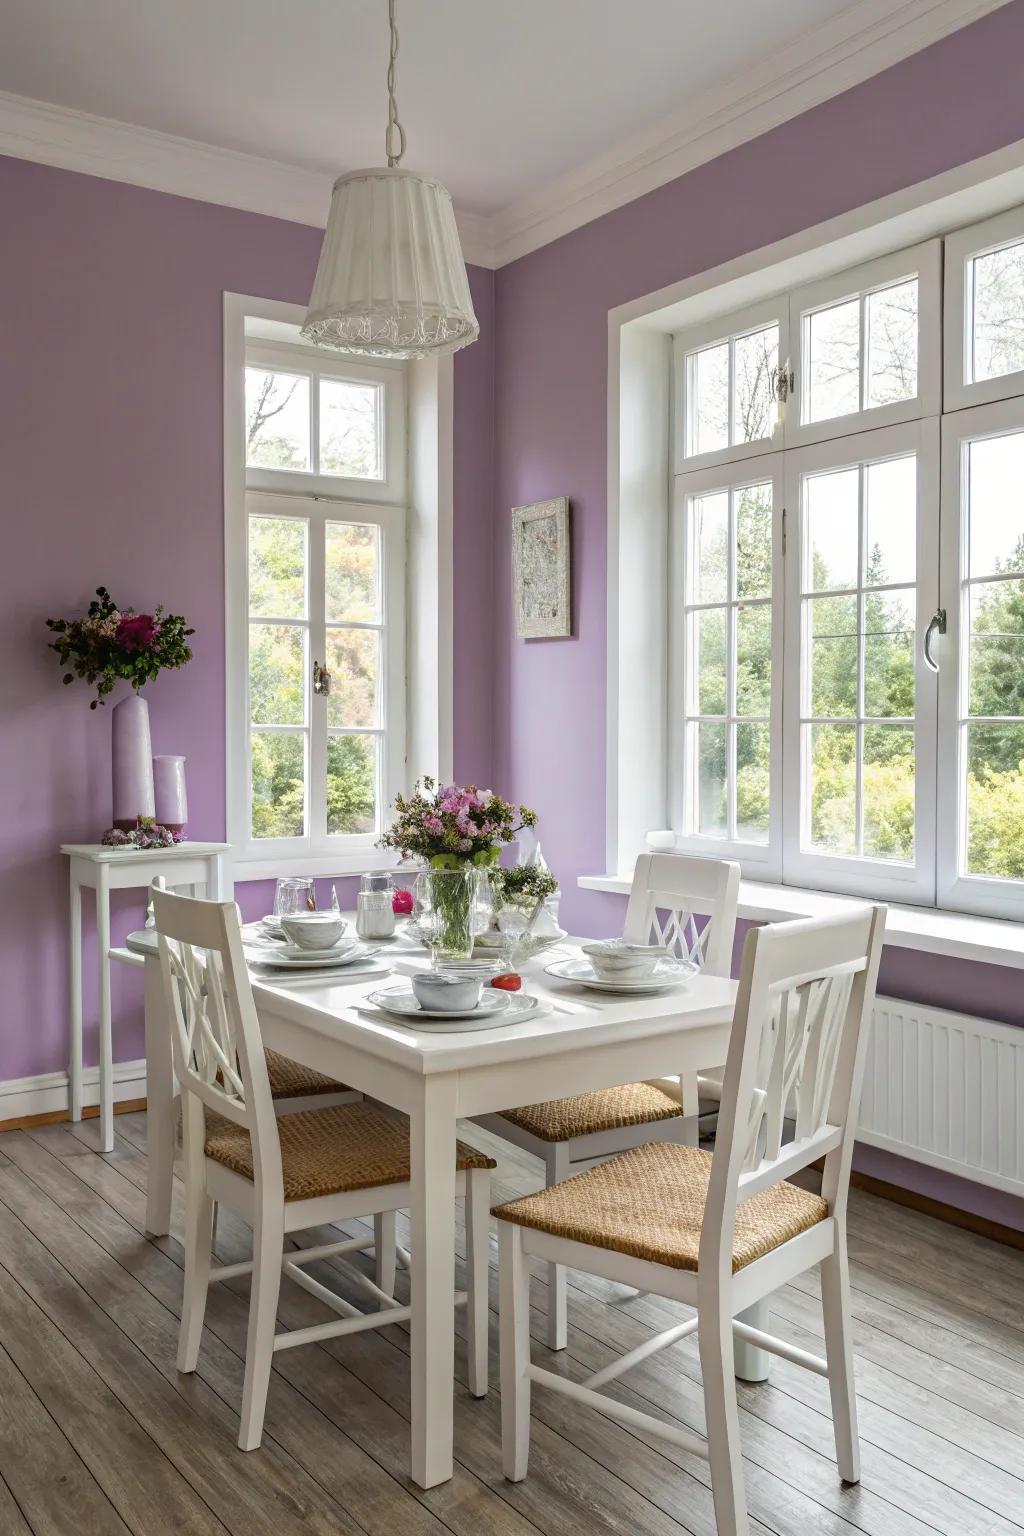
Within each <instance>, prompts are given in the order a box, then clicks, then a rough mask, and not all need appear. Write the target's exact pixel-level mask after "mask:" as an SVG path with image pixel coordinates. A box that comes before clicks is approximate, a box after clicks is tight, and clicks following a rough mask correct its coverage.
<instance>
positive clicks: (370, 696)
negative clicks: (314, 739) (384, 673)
mask: <svg viewBox="0 0 1024 1536" xmlns="http://www.w3.org/2000/svg"><path fill="white" fill-rule="evenodd" d="M327 670H328V672H329V673H330V674H331V691H330V693H329V694H328V695H327V723H328V724H329V725H349V726H352V725H379V724H380V721H379V718H378V716H379V699H378V692H379V670H380V632H379V631H378V630H376V629H329V630H328V631H327Z"/></svg>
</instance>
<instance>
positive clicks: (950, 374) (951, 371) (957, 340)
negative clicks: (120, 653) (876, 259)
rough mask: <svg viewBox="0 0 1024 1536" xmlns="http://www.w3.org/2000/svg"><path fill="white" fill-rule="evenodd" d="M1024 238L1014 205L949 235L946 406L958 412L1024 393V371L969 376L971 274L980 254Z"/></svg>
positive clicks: (1021, 215)
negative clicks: (987, 377)
mask: <svg viewBox="0 0 1024 1536" xmlns="http://www.w3.org/2000/svg"><path fill="white" fill-rule="evenodd" d="M1022 242H1024V207H1020V208H1011V209H1010V210H1009V211H1008V212H1006V213H1000V214H997V215H996V217H995V218H992V219H984V220H982V222H981V223H980V224H971V225H969V226H968V227H967V228H966V229H958V230H956V231H955V233H953V234H951V235H947V236H946V242H945V245H946V270H945V319H944V330H945V359H944V380H943V389H944V409H945V411H946V412H947V413H948V412H950V411H959V410H963V409H965V408H967V407H970V406H974V405H985V404H987V403H989V402H990V401H993V400H1007V399H1009V398H1010V397H1011V396H1013V395H1021V394H1024V369H1018V370H1017V371H1016V372H1014V373H1004V374H1000V376H999V377H998V378H995V379H981V380H980V381H979V382H978V383H975V382H974V380H973V378H972V377H971V370H970V368H969V366H968V365H969V364H972V359H973V349H974V317H973V312H972V292H971V284H970V283H969V282H968V279H967V274H968V271H969V269H970V266H971V263H972V261H973V260H974V258H975V257H976V256H987V255H988V254H989V253H990V252H992V251H998V250H1001V249H1002V248H1003V247H1005V246H1008V245H1019V244H1021V243H1022Z"/></svg>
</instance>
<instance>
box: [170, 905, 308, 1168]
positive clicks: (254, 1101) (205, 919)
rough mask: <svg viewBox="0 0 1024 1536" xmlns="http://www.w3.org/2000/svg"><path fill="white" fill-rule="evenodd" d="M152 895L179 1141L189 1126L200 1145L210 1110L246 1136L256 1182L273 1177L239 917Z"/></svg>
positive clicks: (224, 909)
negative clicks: (180, 1120) (177, 1095)
mask: <svg viewBox="0 0 1024 1536" xmlns="http://www.w3.org/2000/svg"><path fill="white" fill-rule="evenodd" d="M151 894H152V899H153V913H154V917H155V921H156V931H157V944H158V949H159V954H160V974H161V979H162V984H163V997H164V1007H165V1012H166V1017H167V1020H168V1023H169V1026H170V1030H171V1049H172V1052H173V1056H174V1071H175V1075H176V1077H177V1079H178V1083H179V1085H180V1086H181V1089H182V1093H183V1095H184V1096H185V1101H186V1103H185V1108H186V1116H185V1127H186V1134H188V1133H189V1127H190V1124H191V1125H192V1126H194V1127H195V1130H194V1134H195V1135H196V1136H197V1137H199V1138H200V1139H201V1137H202V1130H203V1124H204V1119H205V1117H204V1114H203V1111H204V1110H206V1109H210V1110H213V1111H214V1112H215V1113H216V1114H218V1115H221V1116H223V1117H224V1119H226V1120H233V1121H234V1122H235V1123H236V1124H237V1125H244V1126H245V1127H246V1129H247V1130H248V1131H249V1135H250V1137H251V1140H252V1146H253V1157H254V1161H255V1164H256V1169H257V1177H259V1176H260V1171H261V1167H262V1172H263V1174H264V1175H266V1176H270V1177H273V1176H274V1174H275V1172H276V1173H277V1175H278V1177H279V1176H280V1156H281V1154H280V1143H279V1141H278V1138H277V1123H276V1119H275V1115H274V1101H273V1097H272V1095H271V1091H270V1078H269V1075H268V1073H267V1060H266V1055H265V1053H264V1050H263V1040H262V1036H261V1034H260V1026H259V1020H258V1018H257V1016H256V1007H255V1004H254V1002H253V996H252V987H251V985H250V982H249V973H248V971H247V969H246V965H245V956H244V954H243V951H242V934H241V927H240V924H239V919H238V910H237V908H236V907H235V904H234V902H233V901H200V900H198V899H197V898H196V897H193V896H176V895H174V894H172V893H171V892H170V891H164V890H160V889H158V888H157V887H156V886H155V885H154V886H153V887H152V888H151ZM199 1106H202V1109H200V1110H199V1114H198V1116H196V1115H195V1113H194V1110H195V1109H196V1108H198V1107H199Z"/></svg>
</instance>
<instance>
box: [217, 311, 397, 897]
mask: <svg viewBox="0 0 1024 1536" xmlns="http://www.w3.org/2000/svg"><path fill="white" fill-rule="evenodd" d="M280 329H283V327H282V328H280ZM242 431H243V441H242V442H241V443H231V442H229V443H228V444H227V451H228V452H230V451H232V449H234V450H235V451H236V452H240V453H241V454H242V455H243V456H244V480H245V495H244V503H245V506H244V519H239V521H238V523H237V526H235V527H234V529H233V536H232V525H231V524H230V523H229V547H228V550H227V558H228V559H229V561H233V562H234V572H235V575H236V581H235V583H234V591H235V593H236V600H235V603H234V608H235V613H234V615H233V616H232V615H229V637H228V639H229V650H230V652H231V655H230V657H229V669H228V677H229V692H231V691H232V690H233V689H237V690H238V693H237V696H236V697H235V698H234V699H230V698H229V716H230V717H231V718H232V719H233V720H234V722H235V723H234V727H233V730H234V739H233V741H231V742H229V747H230V749H231V751H230V755H231V758H232V769H231V773H230V775H229V800H233V804H232V805H231V806H229V811H230V820H231V823H232V841H233V843H234V844H235V846H236V856H237V857H238V858H239V860H245V859H250V860H252V859H259V858H261V857H262V858H265V859H267V860H274V859H289V858H291V859H300V860H301V859H303V858H316V857H318V856H327V857H329V858H330V859H331V860H333V861H334V862H333V865H332V867H335V868H337V869H339V870H341V869H344V868H345V866H346V860H348V859H353V860H358V859H359V858H365V857H366V855H367V852H368V850H370V849H371V848H372V846H373V844H374V841H375V839H376V837H377V835H378V834H379V832H380V830H381V827H382V824H383V815H384V811H385V809H386V806H387V804H388V803H389V801H390V799H391V798H392V797H393V795H394V793H395V791H396V789H398V788H399V787H400V786H401V784H402V781H403V779H404V762H405V743H404V724H405V642H404V626H403V617H404V602H405V593H404V588H405V522H406V514H405V506H404V498H405V436H406V433H405V379H404V374H403V371H402V369H401V368H400V367H398V366H391V365H375V366H367V365H364V364H362V363H360V362H356V361H354V360H349V359H347V358H343V357H334V358H332V357H330V356H329V355H327V354H323V353H319V352H315V351H313V350H312V349H310V348H308V347H305V346H303V345H302V344H300V343H298V342H297V341H296V342H291V341H288V340H266V339H260V340H249V341H247V344H246V354H245V368H244V424H243V429H242ZM243 695H244V705H243V703H242V697H243Z"/></svg>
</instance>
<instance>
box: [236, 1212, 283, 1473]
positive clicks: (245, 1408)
mask: <svg viewBox="0 0 1024 1536" xmlns="http://www.w3.org/2000/svg"><path fill="white" fill-rule="evenodd" d="M283 1250H284V1210H283V1208H282V1207H277V1208H276V1209H274V1210H270V1211H267V1210H263V1211H258V1212H257V1215H256V1224H255V1226H254V1228H253V1234H252V1289H251V1291H250V1295H249V1331H248V1334H247V1335H246V1340H245V1381H244V1383H243V1386H242V1421H241V1425H240V1428H239V1433H238V1446H239V1449H240V1450H243V1451H254V1450H255V1449H256V1447H257V1446H258V1445H259V1443H260V1440H261V1439H262V1437H263V1415H264V1413H265V1412H266V1407H267V1392H268V1390H269V1388H270V1368H271V1366H272V1365H273V1363H274V1328H275V1324H276V1321H277V1298H278V1294H279V1292H280V1289H281V1254H282V1252H283Z"/></svg>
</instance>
